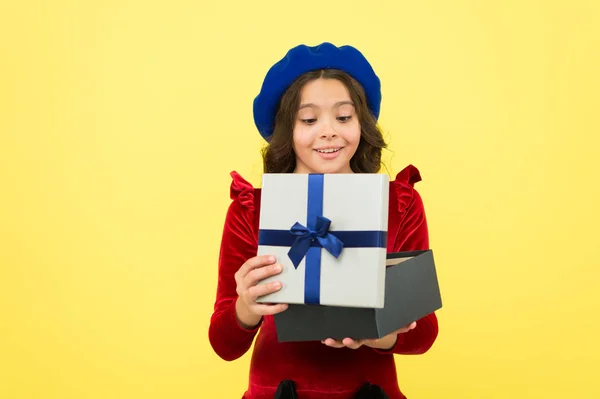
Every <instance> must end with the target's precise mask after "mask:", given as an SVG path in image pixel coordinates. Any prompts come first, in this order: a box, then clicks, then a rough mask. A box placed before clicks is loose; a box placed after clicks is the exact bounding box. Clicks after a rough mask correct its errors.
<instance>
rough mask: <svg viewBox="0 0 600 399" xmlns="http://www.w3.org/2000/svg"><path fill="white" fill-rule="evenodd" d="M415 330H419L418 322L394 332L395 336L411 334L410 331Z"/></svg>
mask: <svg viewBox="0 0 600 399" xmlns="http://www.w3.org/2000/svg"><path fill="white" fill-rule="evenodd" d="M415 328H417V322H416V321H413V322H412V323H410V324H409V325H407V326H404V327H402V328H401V329H399V330H396V331H394V333H393V334H402V333H406V332H409V331H410V330H414V329H415Z"/></svg>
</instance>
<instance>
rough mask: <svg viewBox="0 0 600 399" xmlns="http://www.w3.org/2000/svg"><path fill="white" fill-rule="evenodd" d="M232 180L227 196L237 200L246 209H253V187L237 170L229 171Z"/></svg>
mask: <svg viewBox="0 0 600 399" xmlns="http://www.w3.org/2000/svg"><path fill="white" fill-rule="evenodd" d="M230 175H231V178H232V182H231V186H230V188H229V196H230V197H231V199H232V200H233V201H238V202H239V203H240V205H241V206H242V207H244V208H246V210H247V211H254V187H253V186H252V184H250V183H249V182H248V181H247V180H246V179H244V178H243V177H242V176H241V175H240V174H239V173H238V172H236V171H232V172H231V173H230Z"/></svg>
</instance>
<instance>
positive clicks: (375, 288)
mask: <svg viewBox="0 0 600 399" xmlns="http://www.w3.org/2000/svg"><path fill="white" fill-rule="evenodd" d="M261 191H262V193H261V209H260V221H259V238H258V254H259V255H263V254H269V255H275V256H276V258H277V262H278V263H280V264H281V265H282V267H283V271H282V272H281V273H280V274H278V275H276V276H273V277H271V278H268V279H265V280H262V281H261V283H267V282H270V281H275V280H276V281H280V282H281V283H282V285H283V286H282V288H281V290H279V291H278V292H275V293H272V294H269V295H266V296H263V297H260V298H259V299H258V300H257V301H258V302H263V303H286V304H311V305H325V306H342V307H344V306H348V307H361V308H382V307H383V302H384V296H385V271H386V252H387V251H386V246H387V228H388V203H389V179H388V177H387V175H383V174H366V173H365V174H279V173H276V174H264V175H263V182H262V190H261Z"/></svg>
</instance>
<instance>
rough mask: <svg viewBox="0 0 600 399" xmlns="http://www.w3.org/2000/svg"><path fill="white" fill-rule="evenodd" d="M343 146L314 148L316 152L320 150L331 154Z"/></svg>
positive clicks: (322, 152)
mask: <svg viewBox="0 0 600 399" xmlns="http://www.w3.org/2000/svg"><path fill="white" fill-rule="evenodd" d="M342 148H343V147H336V148H322V149H315V151H316V152H320V153H321V154H332V153H334V152H338V151H339V150H341V149H342Z"/></svg>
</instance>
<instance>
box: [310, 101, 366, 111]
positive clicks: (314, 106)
mask: <svg viewBox="0 0 600 399" xmlns="http://www.w3.org/2000/svg"><path fill="white" fill-rule="evenodd" d="M346 104H349V105H352V106H353V107H354V103H353V102H352V101H338V102H337V103H335V104H333V106H334V107H341V106H342V105H346ZM308 107H312V108H318V107H317V106H316V105H315V104H312V103H307V104H301V105H300V107H299V108H298V109H299V110H300V109H302V108H308Z"/></svg>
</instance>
